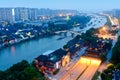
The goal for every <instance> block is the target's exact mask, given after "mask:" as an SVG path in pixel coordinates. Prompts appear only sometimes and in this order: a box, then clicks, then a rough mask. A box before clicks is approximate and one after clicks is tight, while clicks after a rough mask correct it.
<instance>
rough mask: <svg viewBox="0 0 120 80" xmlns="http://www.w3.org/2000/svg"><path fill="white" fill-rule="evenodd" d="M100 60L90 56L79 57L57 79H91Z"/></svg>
mask: <svg viewBox="0 0 120 80" xmlns="http://www.w3.org/2000/svg"><path fill="white" fill-rule="evenodd" d="M100 63H101V60H99V59H95V58H91V57H81V58H80V59H79V60H78V62H77V63H76V64H75V65H74V66H73V67H72V68H71V69H70V70H68V71H66V74H64V75H63V76H62V77H61V78H60V79H59V80H76V79H77V78H78V76H80V78H79V80H91V79H92V77H93V76H94V74H95V72H96V71H97V69H98V67H99V65H100Z"/></svg>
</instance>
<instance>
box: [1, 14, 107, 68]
mask: <svg viewBox="0 0 120 80" xmlns="http://www.w3.org/2000/svg"><path fill="white" fill-rule="evenodd" d="M96 17H98V18H96ZM95 19H97V20H98V22H97V21H95V22H94V20H95ZM100 20H101V22H99V21H100ZM91 21H92V22H94V24H93V25H91V26H87V27H86V28H85V29H83V30H81V29H80V28H79V27H77V28H73V29H72V30H74V31H81V32H82V31H83V32H85V31H86V30H88V29H89V28H91V27H95V28H97V27H100V26H103V25H104V24H105V23H106V18H104V17H99V16H95V18H94V19H92V20H91ZM69 35H70V34H69V33H68V37H66V38H63V39H60V40H58V38H60V37H61V36H59V35H55V36H51V37H47V38H41V39H35V40H30V41H26V42H23V43H20V44H17V45H13V46H10V47H7V48H4V49H2V50H0V70H5V69H7V68H9V67H10V66H12V65H13V64H15V63H17V62H20V61H21V60H27V61H29V62H31V61H32V60H34V58H36V57H37V56H39V55H40V54H42V53H44V52H46V51H48V50H56V49H59V48H61V47H63V45H65V44H66V43H67V42H68V41H69V40H70V39H72V37H70V36H69Z"/></svg>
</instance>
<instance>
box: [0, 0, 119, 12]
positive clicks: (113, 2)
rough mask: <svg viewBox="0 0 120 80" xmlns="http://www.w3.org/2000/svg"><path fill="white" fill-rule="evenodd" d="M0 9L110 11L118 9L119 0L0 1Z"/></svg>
mask: <svg viewBox="0 0 120 80" xmlns="http://www.w3.org/2000/svg"><path fill="white" fill-rule="evenodd" d="M0 7H30V8H31V7H33V8H50V9H77V10H86V11H90V10H110V9H120V0H0Z"/></svg>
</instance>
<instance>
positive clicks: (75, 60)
mask: <svg viewBox="0 0 120 80" xmlns="http://www.w3.org/2000/svg"><path fill="white" fill-rule="evenodd" d="M85 50H86V47H83V48H81V49H80V50H79V51H78V52H77V54H78V55H79V56H78V57H74V58H73V59H72V60H71V62H70V63H69V64H68V65H66V66H65V67H62V68H61V69H60V71H59V73H58V74H57V75H55V76H53V78H52V80H60V78H61V77H62V76H64V75H65V74H66V73H67V72H68V71H69V70H71V69H72V68H73V67H74V66H75V65H77V64H78V60H79V59H80V57H81V55H82V54H84V53H85ZM70 75H71V74H70Z"/></svg>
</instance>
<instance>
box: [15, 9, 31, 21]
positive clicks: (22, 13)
mask: <svg viewBox="0 0 120 80" xmlns="http://www.w3.org/2000/svg"><path fill="white" fill-rule="evenodd" d="M14 12H15V21H20V20H21V21H25V20H28V18H29V16H28V15H29V9H28V8H15V9H14Z"/></svg>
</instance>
